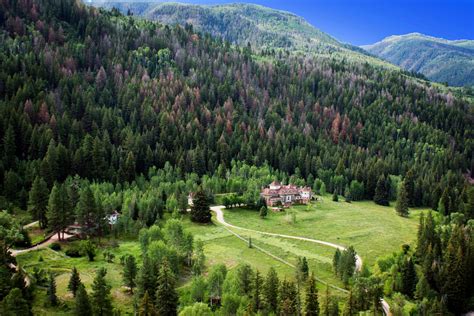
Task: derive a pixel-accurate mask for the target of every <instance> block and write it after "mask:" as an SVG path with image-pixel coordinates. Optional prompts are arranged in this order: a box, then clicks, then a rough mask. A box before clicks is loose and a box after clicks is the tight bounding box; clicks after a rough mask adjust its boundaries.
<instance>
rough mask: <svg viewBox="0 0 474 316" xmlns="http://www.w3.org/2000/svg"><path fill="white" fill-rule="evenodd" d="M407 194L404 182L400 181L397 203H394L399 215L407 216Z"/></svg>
mask: <svg viewBox="0 0 474 316" xmlns="http://www.w3.org/2000/svg"><path fill="white" fill-rule="evenodd" d="M408 203H409V201H408V195H407V189H406V185H405V182H402V184H401V185H400V190H399V191H398V196H397V204H396V205H395V210H396V211H397V213H398V215H400V216H404V217H406V216H408V212H409V211H408Z"/></svg>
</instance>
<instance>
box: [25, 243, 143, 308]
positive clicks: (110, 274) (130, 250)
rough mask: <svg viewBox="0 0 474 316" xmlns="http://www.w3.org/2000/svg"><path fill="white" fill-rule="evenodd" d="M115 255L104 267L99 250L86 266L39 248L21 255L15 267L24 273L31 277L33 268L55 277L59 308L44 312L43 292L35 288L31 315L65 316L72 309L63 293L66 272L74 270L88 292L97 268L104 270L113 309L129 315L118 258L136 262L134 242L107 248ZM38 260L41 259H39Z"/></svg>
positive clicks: (129, 303) (68, 296)
mask: <svg viewBox="0 0 474 316" xmlns="http://www.w3.org/2000/svg"><path fill="white" fill-rule="evenodd" d="M68 246H69V245H68V243H63V247H65V248H67V247H68ZM108 250H110V251H111V252H113V253H114V254H115V260H114V262H113V263H108V262H106V261H105V260H104V257H103V252H102V250H99V251H98V253H97V256H96V259H95V261H93V262H89V261H88V260H87V258H86V257H82V258H70V257H68V256H66V255H65V254H64V252H62V251H53V250H51V249H49V248H43V249H40V250H37V251H32V252H27V253H23V254H20V255H18V256H17V261H18V263H19V264H20V265H21V266H22V267H23V268H25V270H26V271H27V272H28V273H30V274H32V272H33V269H34V267H38V268H41V269H43V270H45V271H52V272H53V273H55V275H56V286H57V295H58V297H59V298H60V300H61V302H63V307H62V308H60V309H57V308H47V307H45V306H44V302H45V300H46V291H45V289H43V288H40V287H38V288H37V289H36V290H35V302H34V306H33V312H34V314H35V315H69V314H70V313H71V311H70V308H72V306H73V297H72V295H71V293H70V292H68V290H67V284H68V282H69V277H70V271H71V269H72V267H74V266H75V267H76V268H77V269H78V271H79V273H80V276H81V280H82V282H83V283H84V284H85V286H86V288H87V290H88V291H89V292H91V291H92V290H91V284H92V281H93V280H94V277H95V273H96V271H97V270H98V269H99V268H101V267H105V268H107V276H106V279H107V281H108V283H109V284H110V285H111V286H112V291H111V292H112V297H113V302H114V305H115V306H116V307H117V308H118V307H120V310H121V311H122V313H124V314H127V313H132V311H133V304H132V302H133V299H132V296H131V295H130V294H129V293H128V292H127V290H126V289H125V288H124V287H123V286H122V283H123V282H122V275H121V273H122V270H123V268H122V266H121V265H120V260H119V258H120V256H122V255H124V254H134V255H136V256H137V258H139V256H138V254H139V253H140V249H139V245H138V243H137V242H134V241H122V242H120V246H119V247H117V248H108ZM40 258H41V259H40Z"/></svg>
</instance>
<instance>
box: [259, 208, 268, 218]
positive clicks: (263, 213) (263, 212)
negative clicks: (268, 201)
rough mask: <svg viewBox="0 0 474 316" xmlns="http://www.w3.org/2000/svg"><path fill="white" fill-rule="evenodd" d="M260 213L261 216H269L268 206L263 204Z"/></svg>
mask: <svg viewBox="0 0 474 316" xmlns="http://www.w3.org/2000/svg"><path fill="white" fill-rule="evenodd" d="M259 215H260V218H265V217H267V208H266V207H265V206H262V207H261V208H260V212H259Z"/></svg>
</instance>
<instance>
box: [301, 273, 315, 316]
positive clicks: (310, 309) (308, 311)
mask: <svg viewBox="0 0 474 316" xmlns="http://www.w3.org/2000/svg"><path fill="white" fill-rule="evenodd" d="M304 310H305V315H306V316H318V315H319V301H318V288H317V287H316V279H315V278H314V274H313V273H311V276H310V277H309V279H308V285H307V287H306V300H305V308H304Z"/></svg>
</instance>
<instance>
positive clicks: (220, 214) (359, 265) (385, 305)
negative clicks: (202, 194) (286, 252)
mask: <svg viewBox="0 0 474 316" xmlns="http://www.w3.org/2000/svg"><path fill="white" fill-rule="evenodd" d="M224 208H225V206H223V205H216V206H211V211H213V212H214V213H216V218H217V221H218V222H219V223H220V224H222V225H224V226H225V227H226V228H228V227H230V228H234V229H239V230H244V231H248V232H253V233H257V234H261V235H267V236H274V237H281V238H288V239H296V240H302V241H309V242H313V243H317V244H321V245H325V246H329V247H332V248H336V249H340V250H346V247H344V246H341V245H337V244H334V243H331V242H327V241H323V240H318V239H312V238H307V237H300V236H291V235H284V234H277V233H269V232H263V231H259V230H254V229H250V228H245V227H240V226H235V225H232V224H230V223H228V222H226V221H225V219H224V211H223V209H224ZM229 231H230V232H231V233H233V234H234V235H236V236H237V237H238V238H240V239H242V237H241V236H240V235H238V234H236V233H234V232H232V231H231V230H229ZM264 252H266V251H264ZM270 255H271V256H272V257H275V256H274V255H273V254H270ZM275 258H276V259H277V260H279V261H282V260H283V259H280V258H277V257H275ZM361 269H362V258H361V257H360V256H359V255H357V254H356V270H357V271H360V270H361ZM380 304H381V305H382V309H383V311H384V313H385V315H391V313H390V306H389V305H388V303H387V302H386V301H385V300H384V299H381V300H380Z"/></svg>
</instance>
